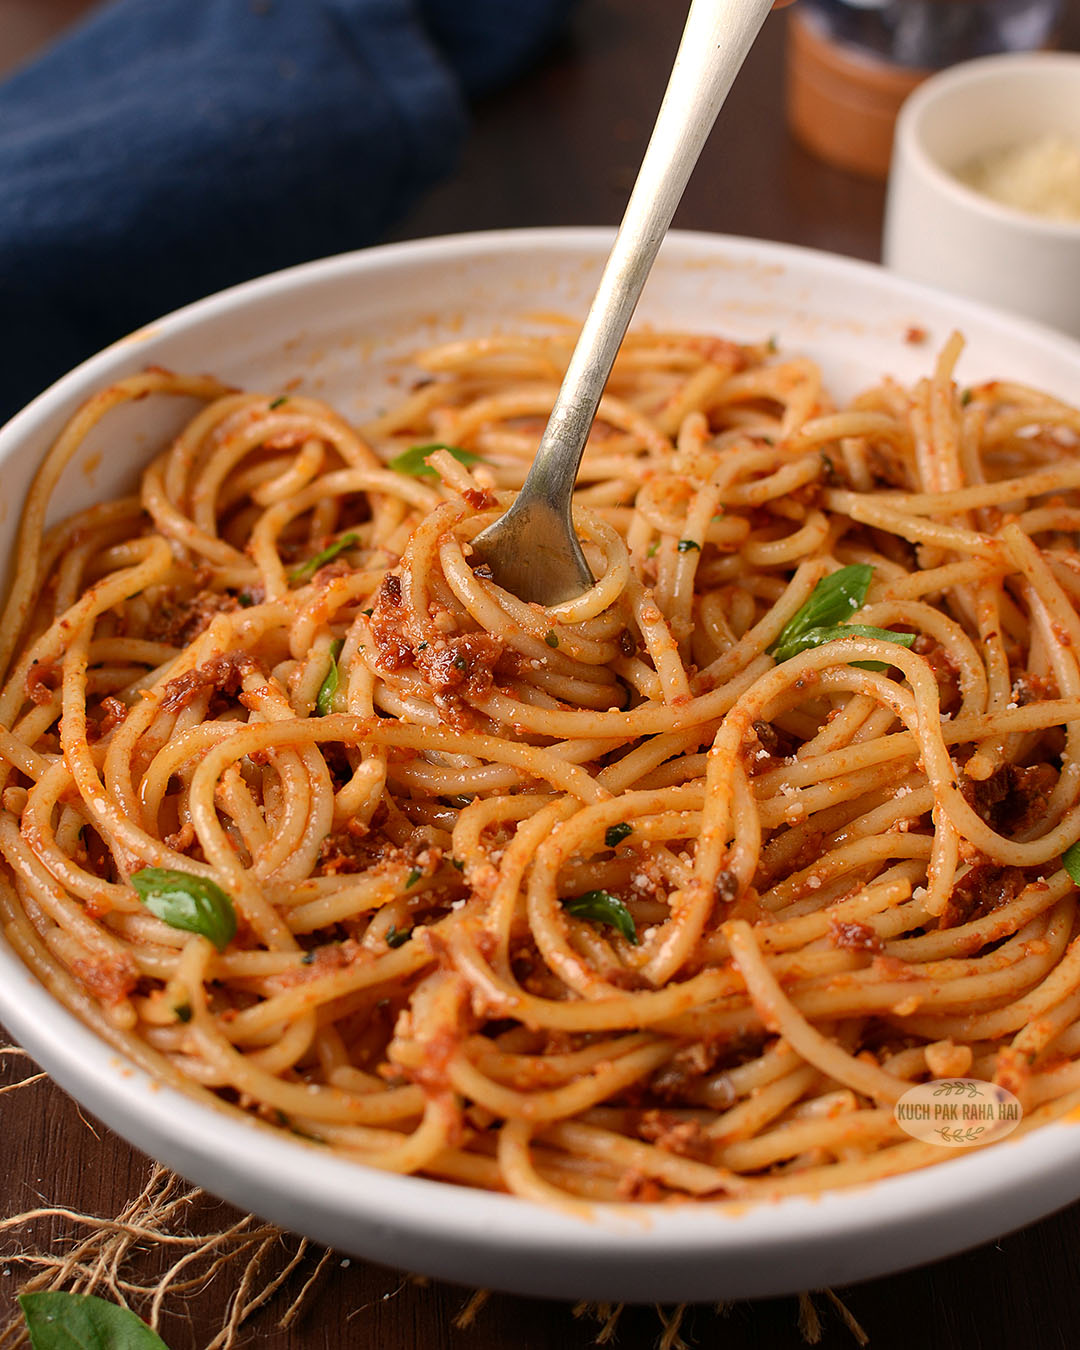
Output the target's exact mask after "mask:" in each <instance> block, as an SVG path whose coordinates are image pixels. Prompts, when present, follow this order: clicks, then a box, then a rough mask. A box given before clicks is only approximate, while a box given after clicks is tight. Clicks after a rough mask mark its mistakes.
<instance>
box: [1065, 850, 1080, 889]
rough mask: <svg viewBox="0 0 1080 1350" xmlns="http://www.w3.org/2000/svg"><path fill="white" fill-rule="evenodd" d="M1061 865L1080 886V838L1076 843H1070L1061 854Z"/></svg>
mask: <svg viewBox="0 0 1080 1350" xmlns="http://www.w3.org/2000/svg"><path fill="white" fill-rule="evenodd" d="M1061 865H1062V867H1064V869H1065V871H1066V872H1068V874H1069V876H1071V877H1072V879H1073V881H1075V882H1076V884H1077V885H1078V886H1080V840H1077V842H1076V843H1075V844H1070V845H1069V847H1068V848H1067V849H1066V850H1065V852H1064V853H1063V854H1062V855H1061Z"/></svg>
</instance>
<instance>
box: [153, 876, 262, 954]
mask: <svg viewBox="0 0 1080 1350" xmlns="http://www.w3.org/2000/svg"><path fill="white" fill-rule="evenodd" d="M131 884H132V885H133V886H134V887H135V890H136V892H137V893H138V896H139V899H140V900H141V901H142V902H143V904H144V905H145V906H146V908H147V909H148V910H149V911H150V913H151V914H154V915H156V916H157V918H159V919H161V920H162V921H163V922H164V923H167V924H168V925H169V927H170V928H181V929H183V930H184V932H186V933H199V934H200V935H201V936H202V937H204V938H209V939H210V941H211V942H212V943H213V944H214V946H215V947H216V948H217V949H218V951H219V952H223V951H224V950H225V948H226V947H227V946H228V945H229V942H230V941H231V940H232V939H233V938H234V937H235V936H236V911H235V910H234V909H233V903H232V901H231V900H230V899H229V897H228V896H227V895H226V894H225V892H224V891H223V890H222V889H221V887H220V886H219V885H218V884H217V882H215V881H211V880H210V878H209V877H196V876H192V874H191V873H190V872H177V871H174V870H173V869H172V868H171V867H144V868H143V869H142V870H141V871H139V872H132V874H131Z"/></svg>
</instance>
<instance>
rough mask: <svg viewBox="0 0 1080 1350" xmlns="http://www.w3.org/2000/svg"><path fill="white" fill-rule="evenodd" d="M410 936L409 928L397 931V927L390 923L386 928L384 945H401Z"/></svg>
mask: <svg viewBox="0 0 1080 1350" xmlns="http://www.w3.org/2000/svg"><path fill="white" fill-rule="evenodd" d="M411 937H412V930H411V929H409V928H406V929H405V931H404V932H398V930H397V928H396V927H395V926H394V925H393V924H391V925H390V927H389V928H388V929H387V930H386V945H387V946H388V947H402V946H404V945H405V943H406V942H408V940H409V939H410V938H411Z"/></svg>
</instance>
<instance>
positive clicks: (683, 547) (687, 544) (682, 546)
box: [675, 539, 701, 553]
mask: <svg viewBox="0 0 1080 1350" xmlns="http://www.w3.org/2000/svg"><path fill="white" fill-rule="evenodd" d="M675 547H676V548H677V549H678V550H679V552H680V553H692V552H693V551H694V549H697V551H698V552H699V553H700V552H701V545H700V544H699V543H698V541H697V540H696V539H680V540H679V542H678V543H677V544H676V545H675Z"/></svg>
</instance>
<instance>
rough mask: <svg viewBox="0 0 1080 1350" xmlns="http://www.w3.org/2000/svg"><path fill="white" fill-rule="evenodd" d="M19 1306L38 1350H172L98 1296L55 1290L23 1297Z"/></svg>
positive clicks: (139, 1322) (138, 1321)
mask: <svg viewBox="0 0 1080 1350" xmlns="http://www.w3.org/2000/svg"><path fill="white" fill-rule="evenodd" d="M19 1306H20V1307H21V1308H22V1311H23V1316H24V1317H25V1318H26V1328H27V1330H28V1331H29V1333H30V1344H31V1345H32V1346H33V1347H34V1350H168V1346H166V1344H165V1342H164V1341H163V1340H162V1339H161V1337H160V1336H159V1335H158V1334H157V1333H156V1332H154V1331H151V1330H150V1328H149V1327H148V1326H147V1325H146V1323H145V1322H144V1321H142V1319H141V1318H139V1317H136V1316H135V1314H134V1313H133V1312H132V1311H131V1310H130V1309H129V1308H121V1307H120V1306H119V1305H118V1304H116V1303H108V1302H106V1300H105V1299H103V1298H98V1297H96V1295H94V1294H69V1293H66V1292H64V1291H63V1290H58V1289H53V1290H47V1291H43V1292H41V1293H37V1294H22V1295H20V1297H19Z"/></svg>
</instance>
